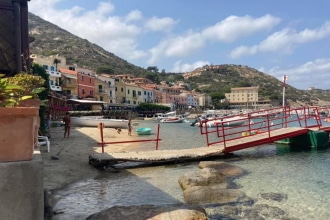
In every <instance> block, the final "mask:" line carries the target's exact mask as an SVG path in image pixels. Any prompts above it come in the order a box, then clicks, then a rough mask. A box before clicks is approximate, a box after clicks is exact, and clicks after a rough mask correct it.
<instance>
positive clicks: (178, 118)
mask: <svg viewBox="0 0 330 220" xmlns="http://www.w3.org/2000/svg"><path fill="white" fill-rule="evenodd" d="M157 121H158V122H161V123H182V122H184V121H185V118H184V117H183V116H182V115H176V112H175V111H173V112H167V113H164V114H157Z"/></svg>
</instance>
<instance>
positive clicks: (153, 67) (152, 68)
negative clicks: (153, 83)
mask: <svg viewBox="0 0 330 220" xmlns="http://www.w3.org/2000/svg"><path fill="white" fill-rule="evenodd" d="M147 70H148V71H150V72H153V73H158V71H159V70H158V67H157V66H149V67H148V68H147Z"/></svg>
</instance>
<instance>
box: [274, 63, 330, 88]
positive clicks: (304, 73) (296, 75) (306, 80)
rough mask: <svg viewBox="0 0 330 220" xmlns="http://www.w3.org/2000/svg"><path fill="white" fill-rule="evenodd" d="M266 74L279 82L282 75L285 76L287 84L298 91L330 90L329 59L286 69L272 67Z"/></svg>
mask: <svg viewBox="0 0 330 220" xmlns="http://www.w3.org/2000/svg"><path fill="white" fill-rule="evenodd" d="M268 73H269V74H271V75H272V76H274V77H276V78H278V79H279V80H281V79H282V77H283V76H284V75H287V76H288V84H290V85H292V86H294V87H296V88H299V89H307V88H308V87H310V86H314V87H316V88H321V89H330V85H329V81H328V78H329V73H330V59H329V58H322V59H317V60H314V61H309V62H306V63H304V64H302V65H300V66H296V67H292V68H288V69H283V68H282V69H280V68H279V67H274V68H272V69H270V70H269V71H268Z"/></svg>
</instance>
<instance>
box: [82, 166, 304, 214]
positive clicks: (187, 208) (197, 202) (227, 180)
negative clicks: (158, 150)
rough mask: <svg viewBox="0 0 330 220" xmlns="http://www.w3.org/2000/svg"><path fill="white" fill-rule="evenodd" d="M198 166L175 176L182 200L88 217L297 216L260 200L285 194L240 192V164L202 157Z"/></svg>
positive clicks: (120, 208) (277, 199)
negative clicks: (177, 177)
mask: <svg viewBox="0 0 330 220" xmlns="http://www.w3.org/2000/svg"><path fill="white" fill-rule="evenodd" d="M198 166H199V168H200V169H199V170H197V171H191V172H188V173H185V174H183V175H182V176H180V177H179V179H178V183H179V185H180V187H181V189H182V191H183V198H184V201H185V203H180V204H169V205H163V206H156V205H139V206H114V207H111V208H109V209H106V210H104V211H101V212H98V213H95V214H93V215H91V216H89V217H88V218H87V220H110V219H111V220H122V219H125V220H146V219H148V220H188V219H189V220H217V219H235V220H243V219H244V220H249V219H253V220H256V219H257V220H267V219H279V220H284V219H285V220H298V219H297V218H292V217H289V216H288V214H287V213H286V212H285V211H284V210H282V209H280V208H278V207H276V206H271V205H269V204H263V202H264V201H269V200H271V201H273V202H275V203H277V202H281V201H283V200H286V199H287V195H284V194H280V193H274V192H269V193H262V194H260V198H250V197H248V196H246V195H245V193H243V192H241V191H240V190H239V186H237V185H236V184H235V183H234V179H235V178H238V177H241V176H242V175H244V174H245V172H244V170H243V169H242V168H240V167H237V166H234V165H231V164H229V163H226V162H217V161H202V162H200V163H199V165H198ZM256 202H258V204H257V203H256Z"/></svg>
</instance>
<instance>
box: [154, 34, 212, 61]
mask: <svg viewBox="0 0 330 220" xmlns="http://www.w3.org/2000/svg"><path fill="white" fill-rule="evenodd" d="M204 44H205V41H204V40H203V39H202V38H201V36H200V34H198V33H192V34H190V35H187V36H179V37H175V38H169V39H165V40H163V41H161V42H160V43H159V44H158V45H157V46H155V47H153V48H151V49H150V50H149V52H150V54H151V57H150V59H149V60H148V64H149V65H154V64H155V63H157V62H158V61H159V60H161V59H162V58H164V57H167V58H169V57H185V56H188V55H190V54H192V53H193V52H195V51H196V50H198V49H201V48H202V47H203V46H204Z"/></svg>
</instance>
